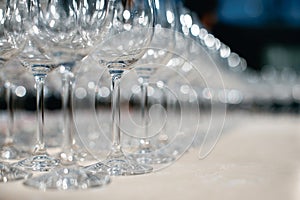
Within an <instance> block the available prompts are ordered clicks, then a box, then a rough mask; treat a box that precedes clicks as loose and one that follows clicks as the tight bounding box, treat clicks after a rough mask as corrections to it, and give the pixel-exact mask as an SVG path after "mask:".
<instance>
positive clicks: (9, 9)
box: [0, 0, 31, 182]
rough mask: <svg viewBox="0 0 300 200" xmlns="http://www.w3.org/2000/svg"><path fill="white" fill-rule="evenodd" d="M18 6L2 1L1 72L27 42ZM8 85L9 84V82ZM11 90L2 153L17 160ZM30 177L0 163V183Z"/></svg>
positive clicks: (8, 92)
mask: <svg viewBox="0 0 300 200" xmlns="http://www.w3.org/2000/svg"><path fill="white" fill-rule="evenodd" d="M16 6H17V2H16V1H4V0H1V1H0V70H3V67H4V66H5V64H6V63H7V62H8V61H9V59H13V57H14V56H16V55H17V54H18V52H19V51H21V50H22V48H23V44H24V43H25V41H26V37H25V35H24V26H23V22H22V21H20V20H18V19H20V18H22V17H23V14H24V8H25V7H23V6H22V5H21V6H19V7H18V9H17V8H16ZM6 83H7V84H9V82H6ZM7 86H8V85H7ZM10 89H11V88H9V87H7V100H8V115H9V119H8V120H9V124H8V126H9V127H8V132H7V134H8V135H7V138H6V141H5V144H4V146H3V147H1V153H3V150H4V151H5V153H4V157H6V158H17V157H18V156H19V152H20V151H19V150H18V149H16V148H14V142H13V139H12V137H13V136H12V130H11V128H12V127H11V126H12V121H10V120H11V119H12V118H13V112H12V107H11V104H10V102H11V98H10V97H11V95H10ZM29 176H31V173H28V172H26V171H23V170H20V169H18V168H16V167H14V166H12V165H10V164H8V163H5V162H0V182H7V181H14V180H19V179H24V178H28V177H29Z"/></svg>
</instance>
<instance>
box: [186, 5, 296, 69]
mask: <svg viewBox="0 0 300 200" xmlns="http://www.w3.org/2000/svg"><path fill="white" fill-rule="evenodd" d="M185 5H186V6H187V7H188V8H189V9H191V10H192V11H194V12H196V13H197V14H198V16H199V18H200V20H201V22H202V23H203V25H204V26H205V27H206V28H207V29H208V30H209V31H210V32H211V33H212V34H214V35H215V36H216V37H217V38H219V39H220V40H221V41H222V42H223V43H225V44H227V45H228V46H229V47H230V48H231V49H232V50H233V51H234V52H236V53H238V54H239V55H240V56H241V57H243V58H245V59H246V61H247V64H248V67H250V68H252V69H255V70H258V71H260V70H263V69H264V67H265V66H270V65H271V66H272V67H275V68H279V69H282V68H286V67H291V68H293V69H295V70H296V71H297V72H299V70H300V57H299V55H300V37H299V35H300V1H299V0H201V1H193V0H185Z"/></svg>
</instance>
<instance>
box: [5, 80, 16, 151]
mask: <svg viewBox="0 0 300 200" xmlns="http://www.w3.org/2000/svg"><path fill="white" fill-rule="evenodd" d="M12 89H13V86H12V84H11V83H10V82H9V81H6V83H5V101H6V105H7V114H8V116H7V131H6V138H5V145H6V146H8V145H12V144H13V131H14V130H13V129H14V110H13V92H12Z"/></svg>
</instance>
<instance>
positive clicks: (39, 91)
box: [33, 75, 46, 155]
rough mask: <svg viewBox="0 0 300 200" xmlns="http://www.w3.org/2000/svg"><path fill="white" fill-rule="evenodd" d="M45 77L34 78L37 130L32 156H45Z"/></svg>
mask: <svg viewBox="0 0 300 200" xmlns="http://www.w3.org/2000/svg"><path fill="white" fill-rule="evenodd" d="M45 79H46V75H39V76H35V82H36V111H37V112H36V113H37V121H38V123H37V130H36V140H37V141H36V145H35V148H34V151H33V154H35V155H40V154H46V148H45V139H44V84H45Z"/></svg>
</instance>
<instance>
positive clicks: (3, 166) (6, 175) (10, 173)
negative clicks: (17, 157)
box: [0, 162, 32, 183]
mask: <svg viewBox="0 0 300 200" xmlns="http://www.w3.org/2000/svg"><path fill="white" fill-rule="evenodd" d="M31 175H32V174H31V173H28V172H25V171H23V170H21V169H18V168H17V167H14V166H11V165H9V164H8V163H3V162H0V182H4V183H6V182H9V181H16V180H21V179H27V178H29V177H30V176H31Z"/></svg>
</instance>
